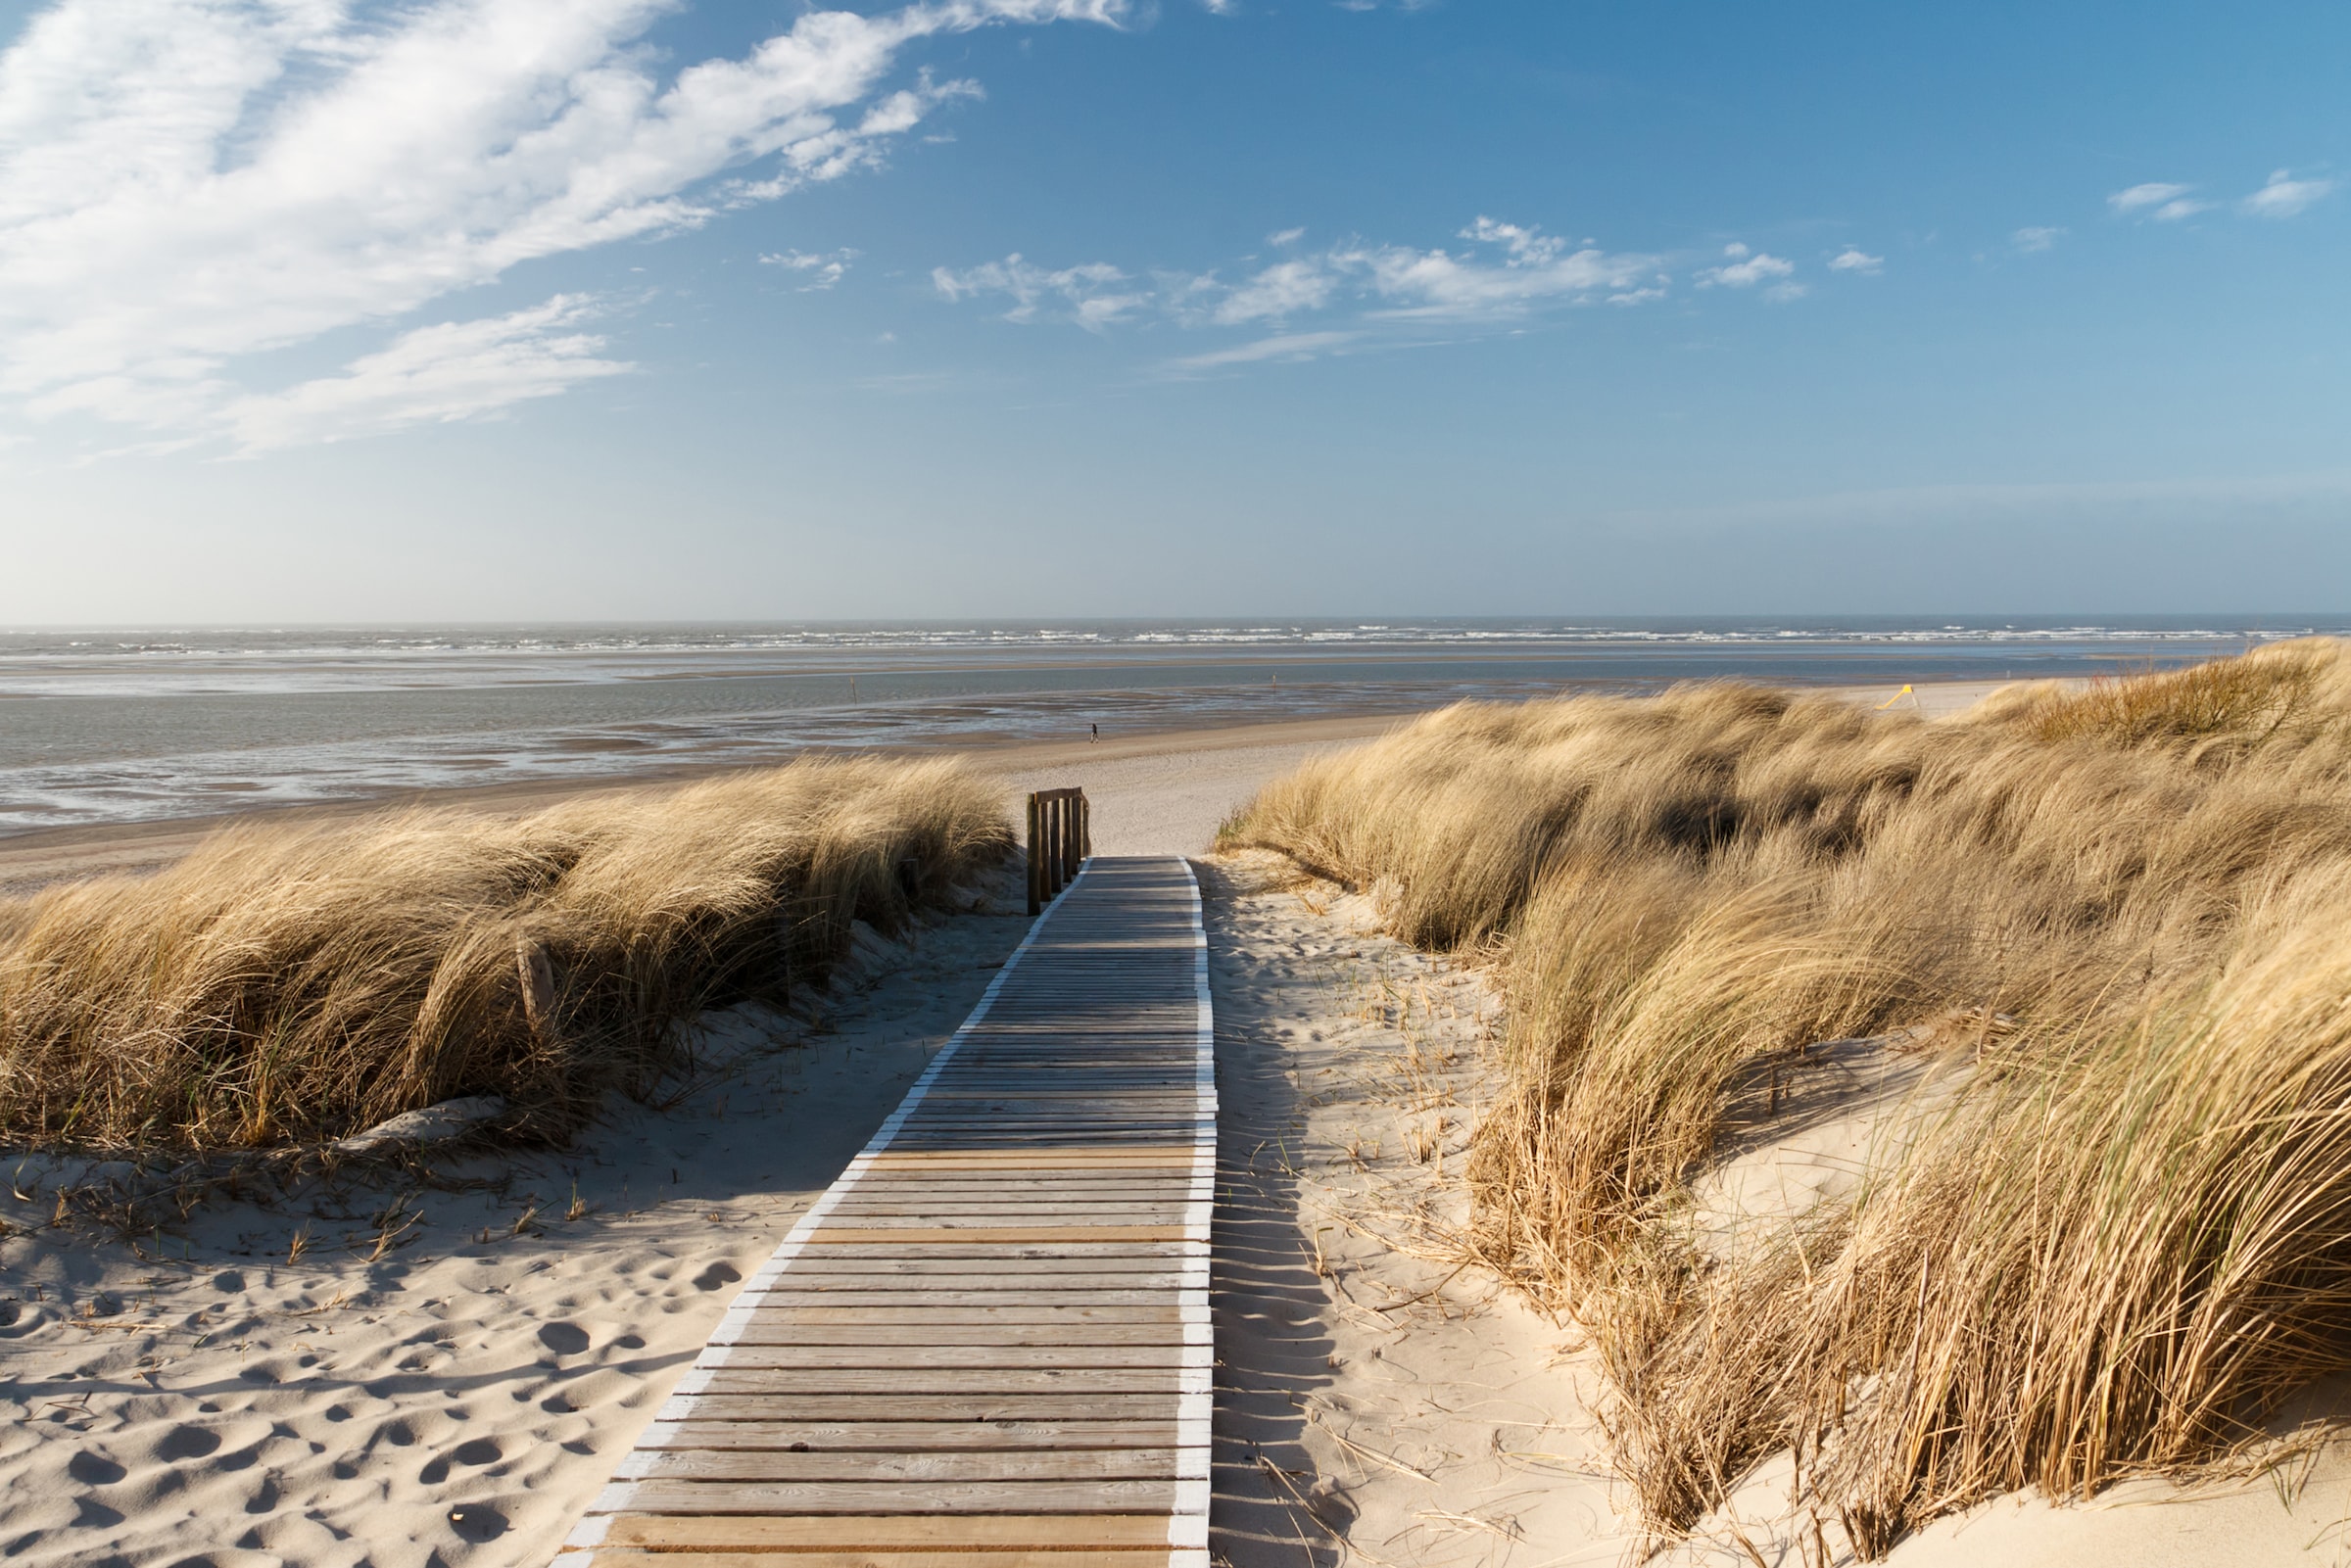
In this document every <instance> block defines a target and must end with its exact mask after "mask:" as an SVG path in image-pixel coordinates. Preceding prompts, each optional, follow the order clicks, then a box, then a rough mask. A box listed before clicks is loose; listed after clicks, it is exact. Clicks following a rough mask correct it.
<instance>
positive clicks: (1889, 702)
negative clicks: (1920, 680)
mask: <svg viewBox="0 0 2351 1568" xmlns="http://www.w3.org/2000/svg"><path fill="white" fill-rule="evenodd" d="M1904 697H1908V698H1909V699H1910V700H1911V701H1913V702H1916V701H1917V700H1918V693H1917V692H1915V691H1913V690H1911V689H1909V688H1908V687H1907V686H1905V687H1903V688H1902V689H1900V690H1899V691H1896V692H1895V694H1894V695H1892V696H1890V697H1888V698H1887V699H1886V700H1885V701H1883V702H1881V703H1879V704H1878V711H1879V712H1880V713H1884V712H1885V711H1886V710H1887V709H1888V708H1891V707H1893V706H1894V705H1895V703H1896V702H1899V701H1901V700H1902V698H1904Z"/></svg>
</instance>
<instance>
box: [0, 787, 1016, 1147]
mask: <svg viewBox="0 0 2351 1568" xmlns="http://www.w3.org/2000/svg"><path fill="white" fill-rule="evenodd" d="M1010 841H1011V840H1010V835H1009V832H1008V831H1007V829H1006V827H1005V824H1004V821H1003V815H1002V811H1001V808H1000V806H999V803H998V801H997V800H996V798H995V792H994V791H993V789H992V788H991V787H990V786H989V785H988V784H985V783H984V782H983V781H981V780H980V779H978V778H976V777H975V776H973V775H971V774H969V773H966V772H964V771H962V770H961V769H959V768H957V767H955V766H954V765H952V764H945V763H924V764H914V765H899V764H886V763H878V762H828V763H814V762H810V763H798V764H794V765H792V766H790V767H785V768H778V769H773V770H768V771H763V772H759V773H752V774H744V775H737V776H734V777H730V778H725V779H720V780H716V781H713V782H710V783H706V784H698V785H696V786H694V787H691V788H687V789H681V790H677V791H674V792H670V793H663V794H643V795H634V794H631V795H607V796H593V797H586V798H582V799H580V800H577V801H573V802H569V803H566V804H563V805H560V806H557V807H554V808H552V809H551V810H548V811H544V812H541V813H539V814H537V815H535V816H530V817H526V818H522V819H520V820H500V819H496V818H490V817H482V816H471V815H464V814H460V813H456V812H441V811H410V812H403V813H398V814H388V815H386V816H383V817H380V818H375V819H371V820H368V821H364V822H361V823H358V824H354V825H348V826H339V827H332V828H320V829H312V830H304V829H294V828H286V827H282V826H281V827H229V828H225V829H223V830H221V831H220V832H216V833H215V834H214V835H212V836H211V837H210V838H208V839H207V840H205V842H204V843H203V844H202V845H200V846H199V847H198V848H197V849H196V850H195V851H194V852H192V853H191V854H190V855H189V856H188V857H187V858H186V859H185V860H183V861H181V862H180V863H178V864H177V865H175V866H172V867H170V868H169V869H168V870H166V871H164V872H162V873H161V874H159V875H157V876H155V877H153V878H149V879H133V878H110V879H102V880H93V881H87V882H81V883H74V884H69V885H65V886H60V887H56V888H52V889H49V890H46V891H43V892H41V893H38V894H35V895H33V896H31V897H28V898H22V899H14V900H9V901H5V902H0V1136H4V1137H6V1138H8V1139H9V1140H11V1141H12V1142H17V1143H35V1144H70V1145H73V1146H78V1147H85V1148H129V1147H155V1146H173V1147H210V1148H262V1147H271V1146H280V1145H286V1144H300V1143H309V1142H314V1141H317V1140H322V1139H328V1138H333V1137H337V1136H341V1135H344V1134H347V1133H350V1132H354V1131H357V1130H359V1129H360V1128H362V1127H365V1126H368V1125H371V1124H372V1123H374V1122H377V1121H380V1120H382V1119H384V1118H385V1117H391V1116H394V1115H397V1114H398V1113H400V1112H403V1111H408V1110H413V1109H415V1108H417V1107H420V1106H424V1105H428V1104H431V1103H433V1102H435V1101H438V1100H443V1099H447V1098H450V1097H452V1096H456V1095H466V1094H497V1095H502V1096H504V1098H505V1099H506V1100H507V1102H508V1104H509V1106H510V1107H511V1108H512V1111H513V1117H512V1123H511V1124H512V1126H513V1128H514V1130H517V1131H521V1132H524V1133H526V1134H531V1133H535V1134H538V1135H542V1136H551V1137H552V1136H560V1135H561V1134H563V1133H565V1132H567V1131H569V1130H570V1129H571V1128H573V1127H574V1126H576V1125H577V1124H578V1122H579V1121H580V1120H581V1119H582V1118H583V1117H586V1116H587V1115H589V1114H591V1112H592V1111H593V1109H594V1107H595V1105H596V1103H597V1101H598V1100H599V1098H600V1096H601V1095H602V1094H603V1093H604V1092H605V1090H606V1089H608V1088H612V1087H620V1088H623V1089H628V1090H633V1091H638V1092H643V1091H644V1090H646V1089H647V1088H648V1087H649V1086H650V1085H651V1084H652V1083H654V1082H655V1081H656V1080H658V1079H659V1077H660V1076H661V1075H662V1074H663V1073H664V1072H666V1071H668V1070H669V1069H672V1068H673V1067H674V1066H675V1065H677V1060H676V1053H677V1050H678V1045H677V1035H678V1030H677V1025H678V1024H679V1023H680V1022H682V1021H684V1020H688V1019H691V1018H692V1017H693V1016H694V1015H696V1013H698V1012H700V1011H701V1010H702V1009H704V1008H706V1007H709V1006H711V1005H714V1004H718V1003H723V1002H726V1001H730V1000H736V999H741V998H744V997H747V996H752V995H761V994H765V995H769V996H774V997H778V998H780V997H781V995H782V992H783V988H784V987H785V985H786V984H787V983H790V984H792V985H798V984H802V983H806V982H810V981H815V980H821V978H822V977H823V974H824V971H825V969H826V967H827V966H828V965H829V964H831V963H832V962H834V961H835V960H836V959H837V958H838V956H839V955H840V952H841V951H842V949H843V948H844V946H845V944H846V942H847V939H848V935H849V927H850V923H851V922H852V921H855V920H865V921H868V922H871V923H873V924H875V925H877V926H879V927H884V928H886V929H887V928H889V927H895V926H896V925H898V924H899V923H901V922H902V921H904V920H905V919H906V918H907V917H908V916H909V915H910V914H911V913H912V912H913V911H914V910H916V909H917V908H919V907H921V906H924V905H926V904H936V902H937V900H938V899H939V898H940V897H941V896H943V894H944V893H945V892H946V890H947V889H948V888H949V887H950V886H951V885H952V884H953V883H955V882H956V881H958V880H960V879H966V878H968V877H970V876H971V875H972V874H974V873H975V872H976V871H978V870H980V869H981V868H982V867H984V866H986V865H992V864H993V863H994V862H995V861H996V860H997V859H998V858H999V857H1000V856H1001V855H1002V854H1003V853H1004V851H1005V850H1006V849H1007V847H1008V846H1009V844H1010Z"/></svg>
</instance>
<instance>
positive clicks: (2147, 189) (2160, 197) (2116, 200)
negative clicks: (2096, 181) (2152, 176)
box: [2106, 180, 2195, 213]
mask: <svg viewBox="0 0 2351 1568" xmlns="http://www.w3.org/2000/svg"><path fill="white" fill-rule="evenodd" d="M2194 188H2195V187H2193V186H2190V185H2171V184H2166V183H2164V182H2163V181H2161V180H2150V181H2148V182H2147V183H2146V184H2144V185H2134V186H2132V187H2131V188H2130V189H2129V190H2121V191H2116V192H2115V193H2114V194H2113V195H2112V196H2109V197H2107V198H2106V205H2107V206H2108V207H2111V208H2113V209H2114V210H2115V211H2116V212H2118V213H2135V212H2138V211H2139V210H2140V209H2142V208H2148V207H2164V206H2168V205H2170V204H2172V203H2175V202H2177V201H2179V199H2180V198H2181V197H2183V196H2185V195H2186V194H2187V193H2188V192H2189V191H2190V190H2193V189H2194Z"/></svg>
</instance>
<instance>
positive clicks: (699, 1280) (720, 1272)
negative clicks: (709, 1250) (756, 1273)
mask: <svg viewBox="0 0 2351 1568" xmlns="http://www.w3.org/2000/svg"><path fill="white" fill-rule="evenodd" d="M741 1278H743V1274H742V1272H741V1271H740V1270H738V1269H737V1268H736V1267H735V1265H734V1264H733V1263H727V1262H718V1263H712V1264H711V1265H710V1266H709V1267H708V1268H705V1269H703V1270H702V1271H701V1272H700V1273H698V1274H696V1275H695V1276H694V1288H695V1289H696V1290H716V1289H718V1288H719V1287H720V1286H721V1285H732V1284H734V1283H735V1282H736V1281H737V1280H739V1279H741Z"/></svg>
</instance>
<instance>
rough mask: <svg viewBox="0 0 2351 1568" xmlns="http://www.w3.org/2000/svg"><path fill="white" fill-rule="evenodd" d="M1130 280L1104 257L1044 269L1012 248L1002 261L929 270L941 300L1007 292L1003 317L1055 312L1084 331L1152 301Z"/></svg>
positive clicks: (1031, 316)
mask: <svg viewBox="0 0 2351 1568" xmlns="http://www.w3.org/2000/svg"><path fill="white" fill-rule="evenodd" d="M1131 282H1132V280H1131V279H1129V278H1128V276H1127V274H1126V273H1125V272H1122V271H1120V270H1119V269H1118V268H1117V267H1115V266H1112V265H1111V264H1110V263H1109V262H1107V261H1089V262H1086V263H1084V264H1083V265H1080V266H1065V267H1062V268H1060V269H1059V270H1056V271H1048V270H1047V269H1045V268H1044V267H1040V266H1032V265H1031V264H1030V263H1029V262H1028V261H1024V260H1023V259H1022V258H1021V256H1020V253H1018V252H1017V251H1016V252H1015V253H1013V254H1012V255H1010V256H1008V257H1006V258H1004V260H1003V261H986V262H983V263H982V264H981V265H979V266H974V267H967V268H965V269H964V270H963V271H960V272H957V271H954V270H952V269H951V268H948V267H943V266H941V267H934V268H932V271H931V285H932V287H934V288H936V289H937V290H938V292H939V294H940V295H942V296H943V297H944V298H946V299H949V300H970V299H977V298H980V297H981V296H984V295H989V294H1002V295H1008V296H1010V297H1011V299H1012V302H1013V304H1012V309H1009V310H1007V311H1005V312H1004V319H1005V320H1007V321H1035V320H1039V319H1042V318H1043V317H1045V316H1046V315H1047V314H1054V315H1057V316H1058V318H1060V319H1063V320H1068V321H1074V322H1076V323H1077V324H1078V325H1080V326H1081V327H1084V328H1085V329H1086V330H1087V331H1089V332H1100V331H1102V330H1103V329H1104V328H1106V327H1108V326H1110V325H1112V324H1113V323H1115V322H1118V321H1121V320H1124V319H1126V318H1127V317H1128V316H1130V315H1132V314H1134V313H1135V312H1136V311H1138V310H1140V309H1143V308H1144V307H1146V306H1148V305H1150V304H1151V303H1152V300H1153V296H1152V294H1151V293H1150V291H1149V290H1147V289H1136V288H1133V287H1130V286H1129V285H1130V284H1131Z"/></svg>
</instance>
